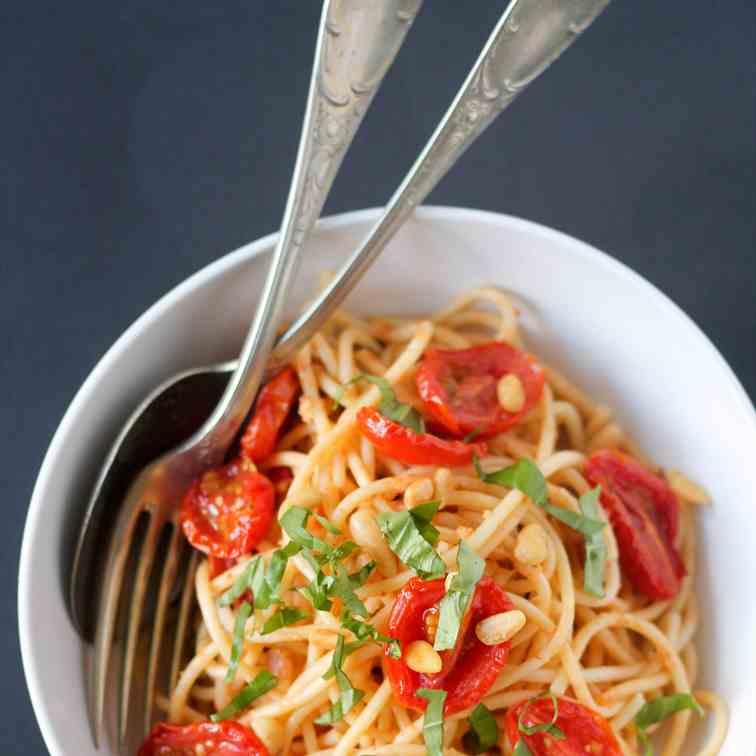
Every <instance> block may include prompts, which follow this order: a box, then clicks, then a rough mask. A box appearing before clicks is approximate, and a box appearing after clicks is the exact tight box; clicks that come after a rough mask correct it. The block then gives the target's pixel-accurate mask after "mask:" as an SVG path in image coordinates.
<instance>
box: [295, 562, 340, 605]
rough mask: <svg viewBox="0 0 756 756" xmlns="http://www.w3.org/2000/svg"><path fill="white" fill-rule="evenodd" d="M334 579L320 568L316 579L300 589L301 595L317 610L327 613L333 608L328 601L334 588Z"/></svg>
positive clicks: (316, 573)
mask: <svg viewBox="0 0 756 756" xmlns="http://www.w3.org/2000/svg"><path fill="white" fill-rule="evenodd" d="M333 583H334V578H333V577H331V575H326V574H325V573H324V572H323V570H321V569H320V568H319V567H318V568H317V571H316V572H315V577H314V578H313V580H311V581H310V582H309V583H308V584H307V585H306V586H304V587H303V588H300V589H299V591H300V593H301V594H302V595H303V596H304V597H305V598H306V599H307V600H308V601H309V602H310V603H311V604H312V605H313V606H314V607H315V608H316V609H320V610H321V611H324V612H327V611H328V610H329V609H330V608H331V607H332V606H333V604H332V602H331V601H330V600H329V599H328V596H329V595H330V593H331V590H332V588H333Z"/></svg>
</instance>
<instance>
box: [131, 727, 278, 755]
mask: <svg viewBox="0 0 756 756" xmlns="http://www.w3.org/2000/svg"><path fill="white" fill-rule="evenodd" d="M199 753H202V754H205V755H206V756H270V754H269V752H268V749H267V748H266V747H265V746H264V745H263V744H262V743H261V742H260V739H259V738H258V737H257V735H255V733H254V732H252V730H250V729H249V727H245V726H244V725H243V724H240V723H239V722H234V721H231V720H227V721H225V722H218V724H213V723H212V722H196V723H194V724H190V725H183V726H182V725H170V724H166V723H165V722H158V724H156V725H155V726H154V727H153V728H152V732H151V733H150V734H149V735H148V736H147V740H145V741H144V743H143V744H142V747H141V748H140V749H139V753H138V754H137V756H197V754H199Z"/></svg>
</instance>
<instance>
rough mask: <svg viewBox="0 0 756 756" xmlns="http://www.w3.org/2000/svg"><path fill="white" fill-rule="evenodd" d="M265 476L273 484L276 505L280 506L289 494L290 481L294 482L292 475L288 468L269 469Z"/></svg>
mask: <svg viewBox="0 0 756 756" xmlns="http://www.w3.org/2000/svg"><path fill="white" fill-rule="evenodd" d="M265 475H266V476H267V477H268V480H269V481H270V482H271V483H272V484H273V489H274V491H275V492H276V504H279V505H280V504H281V502H283V500H284V499H285V498H286V494H287V493H288V492H289V486H290V485H291V481H292V480H294V475H293V473H292V472H291V470H290V469H289V468H288V467H271V468H270V470H266V471H265Z"/></svg>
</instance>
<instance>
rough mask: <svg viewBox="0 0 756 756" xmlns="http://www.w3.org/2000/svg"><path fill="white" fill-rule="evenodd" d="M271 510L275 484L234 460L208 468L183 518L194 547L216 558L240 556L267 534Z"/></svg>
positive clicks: (187, 501)
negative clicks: (212, 468) (211, 468)
mask: <svg viewBox="0 0 756 756" xmlns="http://www.w3.org/2000/svg"><path fill="white" fill-rule="evenodd" d="M273 510H274V494H273V486H272V485H271V482H270V481H269V480H268V479H267V478H266V477H265V476H264V475H261V474H260V473H258V472H254V471H253V470H252V469H251V465H250V463H249V462H245V461H244V460H236V461H234V462H231V463H229V464H228V465H225V466H224V467H219V468H217V469H215V470H209V471H208V472H206V473H205V474H204V475H203V476H202V477H201V478H200V479H199V480H198V481H196V482H195V483H194V484H193V485H192V487H191V488H190V489H189V491H188V492H187V494H186V496H185V497H184V501H183V503H182V505H181V512H180V515H179V521H180V522H181V527H182V528H183V530H184V535H185V536H186V537H187V539H188V540H189V543H191V544H192V546H194V548H195V549H199V550H200V551H203V552H204V553H205V554H207V555H208V556H211V557H215V558H216V559H236V558H237V557H240V556H242V554H249V553H250V552H251V551H252V549H253V548H254V547H255V546H256V545H257V544H258V543H259V542H260V541H261V540H262V539H263V538H264V537H265V534H266V533H267V532H268V528H269V527H270V524H271V523H272V522H273V514H274V512H273Z"/></svg>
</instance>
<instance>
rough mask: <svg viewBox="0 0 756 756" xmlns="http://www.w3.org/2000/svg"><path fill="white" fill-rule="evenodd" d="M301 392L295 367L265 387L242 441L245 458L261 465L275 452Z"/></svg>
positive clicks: (282, 372)
mask: <svg viewBox="0 0 756 756" xmlns="http://www.w3.org/2000/svg"><path fill="white" fill-rule="evenodd" d="M299 391H300V388H299V378H297V373H296V371H295V370H294V368H292V367H286V368H284V369H283V370H282V371H281V372H280V373H277V374H276V375H275V376H274V377H273V378H272V379H271V380H270V381H268V383H266V384H265V386H264V387H263V389H262V391H260V395H259V396H258V397H257V403H256V405H255V413H254V415H252V419H251V420H250V421H249V425H248V426H247V429H246V430H245V431H244V435H243V436H242V439H241V454H242V456H243V457H246V458H247V459H251V460H252V461H253V462H255V463H257V464H259V463H260V462H262V461H263V460H264V459H266V458H267V457H269V456H270V455H271V454H272V453H273V451H274V450H275V448H276V443H278V436H279V434H280V432H281V428H283V426H284V423H285V422H286V419H287V418H288V417H289V414H290V412H291V409H292V407H293V406H294V403H295V402H296V400H297V397H298V396H299Z"/></svg>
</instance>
